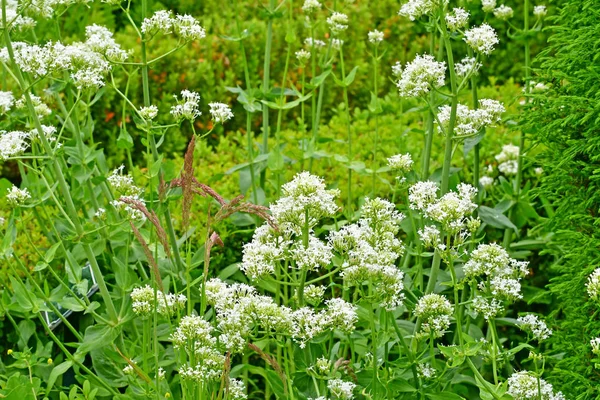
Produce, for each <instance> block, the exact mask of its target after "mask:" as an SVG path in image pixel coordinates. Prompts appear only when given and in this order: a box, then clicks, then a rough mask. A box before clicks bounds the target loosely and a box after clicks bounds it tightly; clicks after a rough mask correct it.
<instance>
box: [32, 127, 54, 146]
mask: <svg viewBox="0 0 600 400" xmlns="http://www.w3.org/2000/svg"><path fill="white" fill-rule="evenodd" d="M42 132H43V133H44V137H45V138H46V140H47V141H49V142H54V141H56V132H57V129H56V128H55V127H54V126H47V125H42ZM38 134H39V131H38V130H37V129H32V130H31V131H29V138H31V140H35V139H39V135H38Z"/></svg>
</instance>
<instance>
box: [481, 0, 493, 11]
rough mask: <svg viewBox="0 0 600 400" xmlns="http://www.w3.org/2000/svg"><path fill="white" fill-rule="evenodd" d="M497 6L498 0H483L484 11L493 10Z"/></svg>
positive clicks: (482, 7)
mask: <svg viewBox="0 0 600 400" xmlns="http://www.w3.org/2000/svg"><path fill="white" fill-rule="evenodd" d="M495 8H496V0H481V9H482V10H483V12H488V13H489V12H492V11H494V9H495Z"/></svg>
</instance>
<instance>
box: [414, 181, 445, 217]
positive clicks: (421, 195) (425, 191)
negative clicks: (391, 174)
mask: <svg viewBox="0 0 600 400" xmlns="http://www.w3.org/2000/svg"><path fill="white" fill-rule="evenodd" d="M438 190H439V188H438V185H437V184H436V183H435V182H431V181H423V182H417V183H415V184H414V185H412V186H411V187H410V188H409V189H408V201H409V203H410V205H409V206H410V209H411V210H418V211H421V212H423V211H425V210H426V209H427V207H429V206H430V205H431V204H433V203H434V202H435V201H436V198H437V191H438Z"/></svg>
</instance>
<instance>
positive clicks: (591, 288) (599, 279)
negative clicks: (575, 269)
mask: <svg viewBox="0 0 600 400" xmlns="http://www.w3.org/2000/svg"><path fill="white" fill-rule="evenodd" d="M585 287H586V288H587V292H588V295H589V296H590V297H591V298H592V299H594V300H598V298H599V297H600V268H596V269H595V270H594V272H592V273H591V274H590V276H588V281H587V283H586V284H585Z"/></svg>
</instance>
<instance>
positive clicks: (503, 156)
mask: <svg viewBox="0 0 600 400" xmlns="http://www.w3.org/2000/svg"><path fill="white" fill-rule="evenodd" d="M496 161H498V171H500V172H502V173H503V174H504V175H516V174H517V172H518V168H519V146H515V145H512V144H507V145H504V146H502V151H501V152H500V153H498V154H497V155H496Z"/></svg>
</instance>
